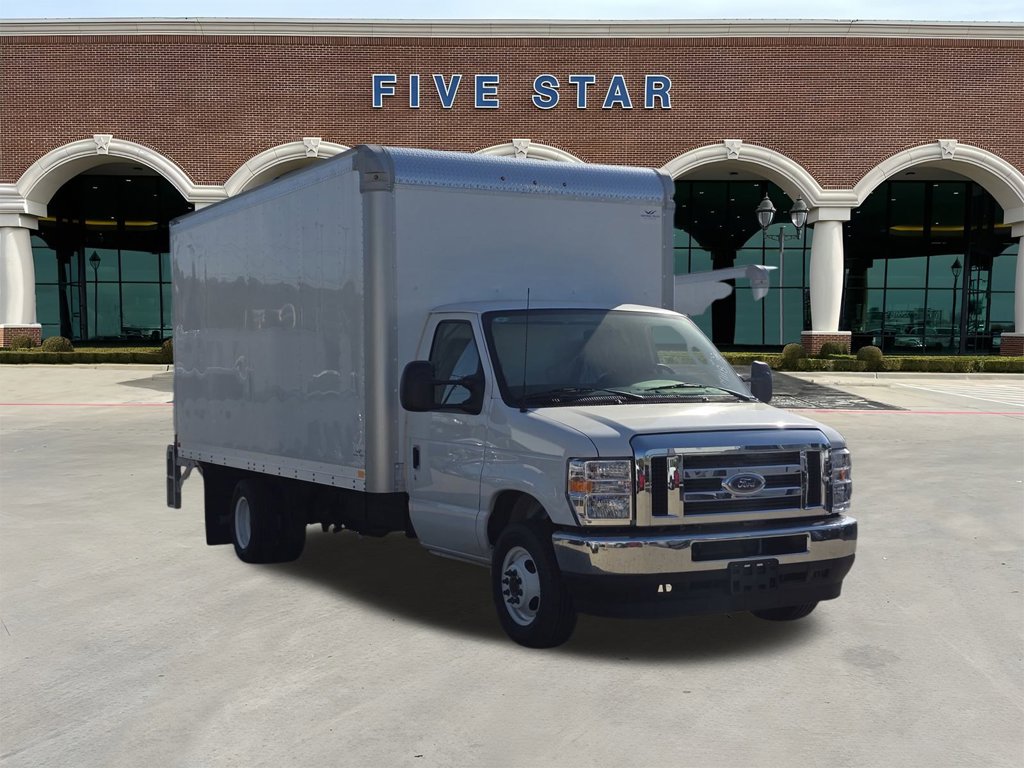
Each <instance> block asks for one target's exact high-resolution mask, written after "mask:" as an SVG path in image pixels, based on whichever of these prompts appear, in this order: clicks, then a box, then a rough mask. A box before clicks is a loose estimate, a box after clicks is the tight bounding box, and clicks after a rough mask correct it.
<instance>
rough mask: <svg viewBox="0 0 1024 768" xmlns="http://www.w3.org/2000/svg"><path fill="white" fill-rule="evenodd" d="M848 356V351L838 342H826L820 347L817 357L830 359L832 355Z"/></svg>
mask: <svg viewBox="0 0 1024 768" xmlns="http://www.w3.org/2000/svg"><path fill="white" fill-rule="evenodd" d="M848 354H850V350H848V349H847V348H846V345H845V344H840V343H839V342H838V341H826V342H825V343H824V344H822V345H821V350H820V351H819V352H818V357H831V356H832V355H848Z"/></svg>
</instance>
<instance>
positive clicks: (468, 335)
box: [430, 320, 483, 413]
mask: <svg viewBox="0 0 1024 768" xmlns="http://www.w3.org/2000/svg"><path fill="white" fill-rule="evenodd" d="M430 362H431V363H433V364H434V375H435V376H436V377H437V379H438V380H443V381H454V380H457V379H467V378H471V377H472V378H477V379H478V380H479V382H482V381H483V379H482V378H481V374H482V371H481V368H480V353H479V351H478V350H477V346H476V340H475V339H474V338H473V328H472V326H471V325H470V324H469V323H466V322H461V321H454V320H445V321H444V322H442V323H440V324H438V326H437V330H436V331H435V332H434V343H433V345H432V346H431V349H430ZM434 399H435V402H436V403H438V405H439V406H440V407H442V408H443V407H458V408H459V409H464V408H467V407H468V408H472V409H474V410H476V412H477V413H479V407H480V403H482V402H483V387H481V386H478V387H476V388H475V389H471V388H470V387H467V386H465V385H461V384H441V385H438V386H437V387H435V388H434Z"/></svg>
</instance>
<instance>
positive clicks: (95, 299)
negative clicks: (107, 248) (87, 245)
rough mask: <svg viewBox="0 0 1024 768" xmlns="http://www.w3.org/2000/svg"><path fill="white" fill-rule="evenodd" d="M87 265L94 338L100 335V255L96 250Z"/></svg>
mask: <svg viewBox="0 0 1024 768" xmlns="http://www.w3.org/2000/svg"><path fill="white" fill-rule="evenodd" d="M89 266H90V267H92V286H93V287H92V318H93V319H92V335H93V338H96V337H98V336H99V335H100V330H99V328H100V255H99V254H98V253H96V251H93V252H92V256H90V257H89Z"/></svg>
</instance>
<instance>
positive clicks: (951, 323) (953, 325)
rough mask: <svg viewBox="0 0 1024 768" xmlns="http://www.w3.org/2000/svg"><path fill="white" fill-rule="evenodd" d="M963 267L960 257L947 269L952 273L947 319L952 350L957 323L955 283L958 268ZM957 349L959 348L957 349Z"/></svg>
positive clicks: (958, 276) (958, 274)
mask: <svg viewBox="0 0 1024 768" xmlns="http://www.w3.org/2000/svg"><path fill="white" fill-rule="evenodd" d="M961 269H963V265H962V264H961V263H960V259H957V260H956V261H954V262H953V264H952V265H951V266H950V267H949V271H950V272H952V273H953V315H952V316H951V317H950V319H949V349H950V351H952V350H953V345H954V344H955V343H956V327H957V325H958V323H957V321H956V283H957V281H958V280H959V279H960V270H961ZM958 351H959V350H958Z"/></svg>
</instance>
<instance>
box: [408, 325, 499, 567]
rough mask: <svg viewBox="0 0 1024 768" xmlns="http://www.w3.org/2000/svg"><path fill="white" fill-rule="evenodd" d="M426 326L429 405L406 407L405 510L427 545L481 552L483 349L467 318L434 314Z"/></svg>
mask: <svg viewBox="0 0 1024 768" xmlns="http://www.w3.org/2000/svg"><path fill="white" fill-rule="evenodd" d="M431 325H432V327H428V329H427V332H428V334H429V336H428V338H431V344H430V355H429V357H428V360H429V361H430V363H431V364H432V365H433V368H434V378H435V379H436V380H437V381H444V382H453V381H462V382H463V383H448V384H438V385H436V386H435V387H434V405H433V407H432V409H431V410H429V411H425V412H422V413H408V414H407V417H406V418H407V422H406V434H407V435H408V443H407V445H408V448H407V450H408V452H409V453H408V455H407V456H406V466H407V467H409V474H408V480H409V482H408V491H409V513H410V516H411V517H412V523H413V526H414V527H415V529H416V535H417V536H418V537H419V539H420V541H421V542H422V543H423V544H424V545H425V546H427V547H428V548H430V549H437V550H442V551H446V552H451V553H455V554H461V555H468V556H477V557H479V556H483V555H486V552H484V551H482V550H481V545H480V542H479V539H478V538H477V535H476V520H477V516H478V515H479V513H480V477H481V474H482V472H483V462H484V446H485V444H486V439H487V417H488V413H487V408H486V405H485V404H487V403H488V402H489V398H488V397H487V396H486V394H485V390H486V389H487V387H488V382H487V380H486V378H485V376H484V367H483V364H482V362H481V355H480V350H481V349H482V348H483V346H482V344H481V343H480V338H479V336H478V334H477V329H476V327H475V324H474V322H473V321H472V319H471V318H470V317H459V316H441V317H439V318H437V319H436V320H434V321H433V322H432V324H431Z"/></svg>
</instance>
